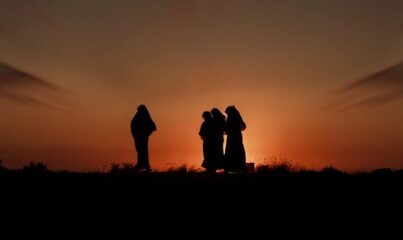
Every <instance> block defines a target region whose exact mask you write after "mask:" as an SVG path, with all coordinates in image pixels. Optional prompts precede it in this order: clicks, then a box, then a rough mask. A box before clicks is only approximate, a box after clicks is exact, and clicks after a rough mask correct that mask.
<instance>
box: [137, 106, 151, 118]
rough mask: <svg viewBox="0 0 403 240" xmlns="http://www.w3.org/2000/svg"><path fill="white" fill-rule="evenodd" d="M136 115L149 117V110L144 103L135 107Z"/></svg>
mask: <svg viewBox="0 0 403 240" xmlns="http://www.w3.org/2000/svg"><path fill="white" fill-rule="evenodd" d="M137 115H138V116H139V117H141V118H143V119H151V115H150V112H149V111H148V109H147V107H146V105H144V104H141V105H139V106H138V107H137Z"/></svg>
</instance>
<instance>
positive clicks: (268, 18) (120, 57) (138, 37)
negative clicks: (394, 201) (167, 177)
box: [0, 0, 403, 170]
mask: <svg viewBox="0 0 403 240" xmlns="http://www.w3.org/2000/svg"><path fill="white" fill-rule="evenodd" d="M0 3H1V5H2V6H3V7H2V8H1V9H0V62H2V64H3V65H5V66H9V67H13V69H14V70H20V71H23V72H27V73H30V74H31V75H30V76H32V77H34V78H33V79H41V80H43V81H45V82H47V83H50V84H52V85H54V86H57V87H56V88H57V89H53V88H51V87H44V86H41V85H40V84H38V83H31V84H30V83H27V84H25V85H24V82H22V83H21V84H15V83H14V82H13V81H15V79H14V80H13V81H7V79H9V78H10V76H11V75H10V73H9V72H6V71H5V70H3V71H2V70H1V69H2V68H0V81H2V82H0V116H1V118H0V133H1V134H0V158H1V159H3V160H4V164H5V165H6V166H10V167H21V166H22V165H23V164H26V163H28V162H30V161H43V162H46V163H47V164H48V165H49V167H50V168H54V169H75V170H106V169H108V168H109V166H110V163H112V162H135V159H136V157H135V151H134V147H133V143H132V139H131V135H130V128H129V124H130V120H131V118H132V116H133V114H134V112H135V110H136V107H137V106H138V105H139V104H141V103H144V104H146V105H147V106H148V108H149V110H150V113H151V115H152V117H153V119H154V121H155V122H156V124H157V128H158V131H157V132H155V133H154V134H153V135H152V137H151V142H150V152H151V154H150V155H151V165H152V167H153V168H156V169H166V168H168V167H170V166H180V165H181V164H187V165H188V166H194V167H196V168H197V167H199V166H200V164H201V160H202V148H201V147H202V145H201V144H202V143H201V140H200V138H199V136H198V130H199V127H200V124H201V120H202V118H201V113H202V112H203V111H205V110H210V109H211V108H213V107H219V108H220V109H222V110H224V109H225V107H226V106H228V105H236V106H237V108H238V109H239V111H240V112H241V114H242V116H243V118H244V120H245V122H246V124H247V126H248V127H247V129H246V131H245V132H244V142H245V147H246V151H247V159H248V161H254V162H256V163H262V162H263V161H264V159H265V158H267V157H269V156H272V155H275V156H287V157H288V158H290V159H292V160H295V161H296V162H298V163H300V164H302V165H305V166H306V167H308V168H320V167H323V166H327V165H333V166H335V167H338V168H341V169H345V170H365V169H372V168H378V167H393V168H402V167H403V149H402V148H401V146H402V144H403V130H402V128H401V127H400V125H401V122H402V120H403V112H402V110H401V109H402V107H403V102H402V100H401V99H400V98H399V97H396V98H390V101H389V99H388V101H382V102H380V103H379V104H373V105H370V104H367V105H365V104H364V105H363V106H358V105H357V106H355V105H354V103H356V102H359V101H361V100H365V99H367V98H368V97H371V96H378V94H381V95H382V94H386V95H387V96H389V95H388V93H389V92H388V91H391V92H392V93H396V95H397V96H400V91H401V89H403V87H402V85H403V84H401V83H402V82H403V72H402V74H400V70H399V68H398V70H396V71H392V73H393V74H392V75H391V77H387V78H385V79H386V80H385V79H375V80H374V81H372V82H376V85H371V84H368V85H364V87H363V88H358V89H355V88H354V89H352V90H351V91H350V90H349V89H347V90H343V91H341V92H340V91H336V90H337V89H340V88H342V87H344V86H348V85H349V84H351V83H353V82H354V81H356V80H359V79H362V78H364V77H367V76H369V75H370V74H371V73H374V72H377V71H380V70H383V69H385V68H387V67H390V66H392V65H393V64H396V63H398V62H401V61H402V59H403V41H402V40H403V32H402V28H401V26H402V24H403V17H402V15H401V13H400V11H399V10H400V9H402V7H403V6H402V3H401V1H382V2H377V1H364V0H362V1H354V2H351V1H334V2H327V1H325V2H324V1H314V0H310V1H281V2H278V1H266V2H263V1H220V2H219V3H217V1H181V0H176V1H161V2H154V3H149V2H148V1H80V2H78V1H77V2H75V1H62V2H54V3H50V2H49V1H39V0H37V1H34V0H31V1H28V0H27V1H22V2H15V1H11V0H0ZM2 67H3V68H4V66H2ZM13 76H15V75H13ZM390 79H392V80H393V81H392V80H390ZM25 80H26V79H25ZM31 80H32V79H31ZM35 84H37V85H38V86H36V85H35ZM59 88H60V89H59ZM10 94H11V95H12V96H14V98H11V97H10V96H11V95H10ZM16 96H17V98H16ZM21 96H24V99H25V100H22V98H21ZM382 96H383V95H382ZM27 97H29V99H28V98H27ZM17 99H19V100H17ZM33 99H35V100H36V101H35V100H33ZM37 100H40V103H39V102H38V101H37ZM329 106H332V107H329ZM334 106H336V107H334ZM344 106H352V107H347V108H345V109H344V108H343V107H344ZM340 109H342V110H341V111H335V110H340Z"/></svg>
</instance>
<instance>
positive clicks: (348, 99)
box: [325, 62, 403, 112]
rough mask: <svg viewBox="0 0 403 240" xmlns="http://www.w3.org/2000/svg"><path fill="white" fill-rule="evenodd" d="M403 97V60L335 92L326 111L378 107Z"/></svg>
mask: <svg viewBox="0 0 403 240" xmlns="http://www.w3.org/2000/svg"><path fill="white" fill-rule="evenodd" d="M402 97H403V62H400V63H397V64H395V65H393V66H390V67H387V68H385V69H382V70H381V71H378V72H375V73H372V74H370V75H368V76H366V77H364V78H362V79H359V80H358V81H355V82H353V83H351V84H348V85H347V86H344V87H342V88H340V89H337V90H336V91H334V92H333V98H335V100H334V101H333V102H332V103H330V104H329V105H328V106H327V107H326V108H325V111H330V112H341V111H345V110H350V109H354V108H360V107H377V106H381V105H384V104H387V103H389V102H392V101H396V100H399V99H400V98H402Z"/></svg>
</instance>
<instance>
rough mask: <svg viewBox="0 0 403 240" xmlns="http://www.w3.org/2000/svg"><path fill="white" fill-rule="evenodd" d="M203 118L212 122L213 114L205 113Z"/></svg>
mask: <svg viewBox="0 0 403 240" xmlns="http://www.w3.org/2000/svg"><path fill="white" fill-rule="evenodd" d="M202 117H203V119H204V120H210V119H211V113H210V112H207V111H205V112H203V114H202Z"/></svg>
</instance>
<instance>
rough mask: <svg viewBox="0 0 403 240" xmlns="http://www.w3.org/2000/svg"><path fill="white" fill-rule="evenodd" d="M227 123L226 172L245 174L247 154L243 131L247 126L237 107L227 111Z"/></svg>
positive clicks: (230, 107)
mask: <svg viewBox="0 0 403 240" xmlns="http://www.w3.org/2000/svg"><path fill="white" fill-rule="evenodd" d="M225 113H226V114H227V116H228V117H227V121H226V123H225V132H226V133H227V145H226V146H225V171H226V172H245V171H246V154H245V148H244V145H243V139H242V131H243V130H245V129H246V124H245V122H244V121H243V120H242V117H241V114H240V113H239V112H238V110H237V109H236V108H235V106H229V107H227V109H226V110H225Z"/></svg>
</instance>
